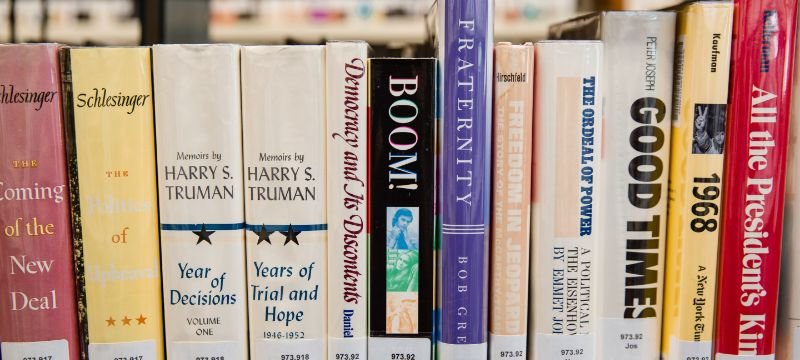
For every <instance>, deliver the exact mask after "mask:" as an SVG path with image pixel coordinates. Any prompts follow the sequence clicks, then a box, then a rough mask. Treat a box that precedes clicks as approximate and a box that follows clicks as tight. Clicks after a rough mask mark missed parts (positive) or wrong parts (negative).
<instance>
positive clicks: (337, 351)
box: [328, 337, 367, 360]
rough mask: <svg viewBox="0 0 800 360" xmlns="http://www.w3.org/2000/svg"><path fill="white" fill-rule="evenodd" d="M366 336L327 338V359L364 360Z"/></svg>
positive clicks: (365, 355)
mask: <svg viewBox="0 0 800 360" xmlns="http://www.w3.org/2000/svg"><path fill="white" fill-rule="evenodd" d="M366 358H367V338H366V337H360V338H335V337H329V338H328V359H330V360H366Z"/></svg>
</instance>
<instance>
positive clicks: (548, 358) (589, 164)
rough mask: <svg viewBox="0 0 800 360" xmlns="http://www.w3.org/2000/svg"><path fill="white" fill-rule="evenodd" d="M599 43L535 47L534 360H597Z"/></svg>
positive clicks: (548, 43) (600, 179)
mask: <svg viewBox="0 0 800 360" xmlns="http://www.w3.org/2000/svg"><path fill="white" fill-rule="evenodd" d="M602 55H603V45H602V43H600V42H599V41H546V42H539V43H537V44H536V66H535V69H536V70H535V71H536V75H535V76H534V81H535V84H536V90H535V93H536V95H535V105H534V109H535V110H534V130H533V133H534V160H533V163H534V170H533V171H534V176H535V178H534V188H533V221H532V229H533V231H532V234H533V240H532V241H533V246H532V255H533V257H532V258H533V261H532V267H533V276H532V277H531V289H535V290H534V291H533V298H532V299H531V301H532V305H531V308H532V313H533V316H532V317H531V326H530V328H531V343H532V349H533V351H534V356H533V358H534V359H541V360H556V359H558V360H568V359H569V360H577V359H586V360H590V359H594V358H595V335H596V332H595V328H596V327H597V325H596V324H595V321H596V316H597V309H596V306H597V300H596V299H597V286H596V282H597V273H596V271H597V265H598V263H597V259H598V258H597V253H596V250H597V248H598V246H597V243H598V239H599V238H600V234H601V233H600V227H601V226H602V221H601V220H600V218H599V215H601V214H602V213H601V212H600V211H599V210H600V208H599V207H600V205H601V204H603V200H604V199H603V194H602V187H603V176H602V174H601V170H600V168H599V163H600V158H601V149H602V148H603V146H604V144H603V136H604V134H603V132H602V130H603V123H602V122H603V118H602V99H603V95H602V88H603V83H604V82H605V79H603V78H602V76H601V64H602Z"/></svg>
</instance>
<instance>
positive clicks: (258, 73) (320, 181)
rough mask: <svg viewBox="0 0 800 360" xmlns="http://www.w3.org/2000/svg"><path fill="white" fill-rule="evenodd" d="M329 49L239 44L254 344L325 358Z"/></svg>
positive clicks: (281, 358) (268, 353)
mask: <svg viewBox="0 0 800 360" xmlns="http://www.w3.org/2000/svg"><path fill="white" fill-rule="evenodd" d="M324 83H325V47H324V46H252V47H244V48H243V49H242V109H243V119H244V121H243V123H244V125H243V128H244V163H245V212H246V214H245V218H246V221H247V275H248V289H247V290H248V301H249V315H250V349H251V352H252V356H253V358H255V359H267V360H285V359H302V360H323V359H326V329H327V327H326V318H327V316H326V310H327V308H326V306H327V305H326V297H327V261H326V260H327V250H326V249H327V246H326V244H327V240H328V236H327V223H326V215H325V213H326V206H325V201H326V196H325V193H326V191H325V190H326V188H325V186H326V183H325V178H326V169H325V160H326V159H325V145H326V142H325V133H326V130H325V113H326V111H325V87H324V86H322V84H324Z"/></svg>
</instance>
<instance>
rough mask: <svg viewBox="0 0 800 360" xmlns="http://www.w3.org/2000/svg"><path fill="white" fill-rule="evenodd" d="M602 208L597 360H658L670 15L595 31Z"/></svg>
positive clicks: (618, 18)
mask: <svg viewBox="0 0 800 360" xmlns="http://www.w3.org/2000/svg"><path fill="white" fill-rule="evenodd" d="M601 31H602V35H601V38H602V40H603V44H604V47H605V48H604V59H605V61H604V63H603V68H604V72H603V74H604V75H605V78H606V80H607V81H606V82H605V88H604V89H605V90H604V94H605V98H606V100H607V101H605V105H604V106H605V109H604V114H605V116H604V118H605V120H606V123H605V128H604V131H605V147H604V149H603V151H604V156H603V158H602V159H601V161H600V167H601V171H602V173H603V174H604V179H603V189H602V190H601V192H602V193H604V195H605V196H606V199H607V201H606V202H605V204H603V206H601V207H599V208H598V213H602V214H605V216H604V220H603V224H602V225H601V229H600V231H601V232H600V234H601V236H600V242H601V245H600V246H599V249H598V254H597V255H598V257H597V258H598V259H599V260H600V261H601V262H602V263H600V264H598V265H599V266H598V267H597V270H598V271H597V273H596V276H597V281H598V289H599V294H598V295H600V296H599V297H598V299H599V302H600V304H599V316H600V319H599V322H598V324H597V325H598V326H599V328H600V329H603V331H599V332H598V337H599V339H598V349H597V350H598V351H599V357H598V358H599V359H604V360H607V359H614V360H627V359H631V360H642V359H648V360H650V359H658V358H659V356H660V343H661V341H660V338H661V307H662V300H663V279H664V260H665V256H664V255H665V254H664V252H665V240H666V230H667V227H666V221H667V195H668V193H667V192H668V189H667V183H668V179H669V149H670V131H671V127H670V119H671V116H670V112H671V109H672V69H673V66H672V64H673V53H674V45H675V43H674V41H675V14H674V13H672V12H609V13H606V14H605V15H604V18H603V21H602V30H601Z"/></svg>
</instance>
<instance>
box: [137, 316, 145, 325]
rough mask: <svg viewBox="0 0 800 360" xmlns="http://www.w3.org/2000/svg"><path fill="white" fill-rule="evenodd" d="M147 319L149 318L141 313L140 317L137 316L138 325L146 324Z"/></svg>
mask: <svg viewBox="0 0 800 360" xmlns="http://www.w3.org/2000/svg"><path fill="white" fill-rule="evenodd" d="M146 320H147V318H146V317H144V315H142V314H139V317H138V318H136V325H145V321H146Z"/></svg>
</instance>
